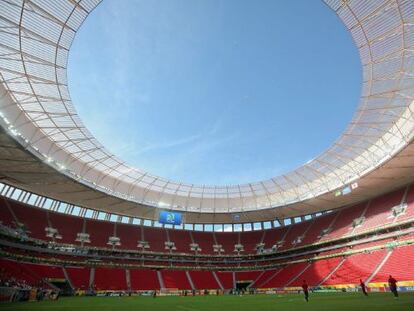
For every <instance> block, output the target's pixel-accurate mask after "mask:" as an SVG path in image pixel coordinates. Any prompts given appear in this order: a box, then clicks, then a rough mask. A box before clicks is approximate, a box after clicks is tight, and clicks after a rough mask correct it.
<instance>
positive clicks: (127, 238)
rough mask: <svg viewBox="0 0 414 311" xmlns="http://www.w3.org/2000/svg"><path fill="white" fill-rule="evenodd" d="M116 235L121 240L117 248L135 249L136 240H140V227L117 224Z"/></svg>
mask: <svg viewBox="0 0 414 311" xmlns="http://www.w3.org/2000/svg"><path fill="white" fill-rule="evenodd" d="M116 236H117V237H118V238H119V239H120V240H121V245H120V246H118V248H122V249H132V250H137V249H138V248H137V245H138V241H140V240H141V227H140V226H135V225H127V224H122V225H120V224H117V226H116Z"/></svg>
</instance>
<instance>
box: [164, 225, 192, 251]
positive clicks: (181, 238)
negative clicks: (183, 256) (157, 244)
mask: <svg viewBox="0 0 414 311" xmlns="http://www.w3.org/2000/svg"><path fill="white" fill-rule="evenodd" d="M168 236H169V237H170V241H171V242H174V244H175V247H176V248H177V249H176V252H179V253H189V252H190V244H191V243H192V241H191V236H190V233H189V232H188V231H187V230H168Z"/></svg>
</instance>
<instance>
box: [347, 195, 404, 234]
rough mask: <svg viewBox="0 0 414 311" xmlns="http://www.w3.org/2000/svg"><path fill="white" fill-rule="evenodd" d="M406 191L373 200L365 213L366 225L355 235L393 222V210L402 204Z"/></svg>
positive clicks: (359, 228)
mask: <svg viewBox="0 0 414 311" xmlns="http://www.w3.org/2000/svg"><path fill="white" fill-rule="evenodd" d="M404 191H405V189H400V190H398V191H394V192H391V193H388V194H386V195H383V196H381V197H379V198H376V199H374V200H372V201H371V204H370V205H369V207H368V209H367V211H366V212H365V215H364V217H365V221H364V223H363V224H362V226H360V227H358V228H357V229H356V230H355V233H358V232H361V231H365V230H368V229H371V228H374V227H378V226H381V225H384V224H386V223H391V222H393V221H394V217H393V216H392V208H393V207H394V206H399V205H400V204H401V199H402V198H403V195H404Z"/></svg>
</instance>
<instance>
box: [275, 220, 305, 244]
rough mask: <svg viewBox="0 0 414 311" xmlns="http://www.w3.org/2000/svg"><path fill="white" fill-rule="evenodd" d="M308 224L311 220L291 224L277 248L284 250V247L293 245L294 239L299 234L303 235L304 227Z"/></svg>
mask: <svg viewBox="0 0 414 311" xmlns="http://www.w3.org/2000/svg"><path fill="white" fill-rule="evenodd" d="M310 225H311V221H305V222H302V223H299V224H297V225H294V226H292V227H291V228H290V230H289V232H288V233H287V234H286V237H285V240H284V242H283V244H282V246H281V247H280V248H279V249H280V250H286V249H289V248H293V247H295V241H296V239H297V238H298V237H300V236H303V235H304V233H305V231H306V229H307V228H308V227H309V226H310Z"/></svg>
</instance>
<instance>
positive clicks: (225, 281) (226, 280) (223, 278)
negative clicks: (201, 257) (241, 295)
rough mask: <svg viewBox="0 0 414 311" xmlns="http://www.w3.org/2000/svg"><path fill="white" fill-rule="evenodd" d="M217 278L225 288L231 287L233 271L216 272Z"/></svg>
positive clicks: (232, 285)
mask: <svg viewBox="0 0 414 311" xmlns="http://www.w3.org/2000/svg"><path fill="white" fill-rule="evenodd" d="M216 275H217V278H218V279H219V280H220V283H221V285H223V287H224V288H225V289H229V288H233V287H234V284H233V272H221V271H220V272H216Z"/></svg>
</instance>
